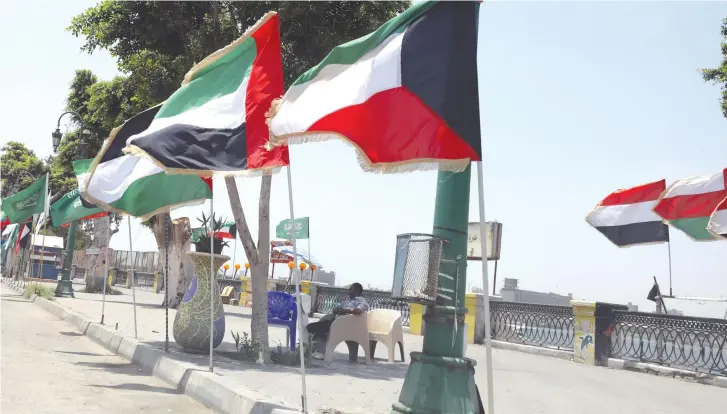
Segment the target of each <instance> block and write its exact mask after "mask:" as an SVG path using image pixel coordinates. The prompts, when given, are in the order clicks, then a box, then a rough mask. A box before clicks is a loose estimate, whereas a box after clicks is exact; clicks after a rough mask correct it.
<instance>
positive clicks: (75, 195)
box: [50, 188, 108, 227]
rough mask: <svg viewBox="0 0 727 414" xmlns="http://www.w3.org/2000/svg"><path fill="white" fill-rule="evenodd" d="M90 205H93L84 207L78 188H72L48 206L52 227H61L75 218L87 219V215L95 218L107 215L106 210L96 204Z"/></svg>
mask: <svg viewBox="0 0 727 414" xmlns="http://www.w3.org/2000/svg"><path fill="white" fill-rule="evenodd" d="M91 205H92V206H93V207H91V208H88V207H86V205H84V204H83V200H82V199H81V195H80V193H79V192H78V189H77V188H74V189H73V190H71V191H69V192H68V193H66V194H65V195H64V196H63V197H61V198H60V199H59V200H58V201H56V202H55V203H53V205H52V206H51V207H50V217H51V220H52V222H53V227H62V226H64V225H65V224H68V223H70V222H72V221H75V220H87V219H88V217H89V216H92V217H93V218H96V217H104V216H107V215H108V213H107V212H105V211H103V210H102V209H101V208H99V207H96V205H94V204H91Z"/></svg>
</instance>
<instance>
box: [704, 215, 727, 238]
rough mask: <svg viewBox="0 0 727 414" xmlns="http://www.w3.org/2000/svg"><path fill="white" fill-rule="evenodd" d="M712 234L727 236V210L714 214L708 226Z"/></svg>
mask: <svg viewBox="0 0 727 414" xmlns="http://www.w3.org/2000/svg"><path fill="white" fill-rule="evenodd" d="M707 230H709V231H710V232H711V233H712V234H719V235H721V234H727V210H717V211H715V212H714V214H712V217H711V218H710V219H709V224H708V225H707Z"/></svg>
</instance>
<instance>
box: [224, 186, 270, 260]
mask: <svg viewBox="0 0 727 414" xmlns="http://www.w3.org/2000/svg"><path fill="white" fill-rule="evenodd" d="M263 179H264V178H263ZM225 185H226V186H227V194H228V195H229V196H230V207H231V208H232V215H233V217H235V224H236V225H237V231H238V233H239V234H240V241H241V242H242V247H243V248H244V249H245V255H246V256H247V260H248V261H249V262H250V265H256V264H258V263H259V257H258V252H257V249H256V248H255V241H254V240H253V239H252V234H250V227H248V225H247V220H246V219H245V212H244V211H243V210H242V203H241V202H240V194H239V192H238V191H237V185H236V184H235V177H225ZM261 202H262V201H261ZM261 213H262V212H261Z"/></svg>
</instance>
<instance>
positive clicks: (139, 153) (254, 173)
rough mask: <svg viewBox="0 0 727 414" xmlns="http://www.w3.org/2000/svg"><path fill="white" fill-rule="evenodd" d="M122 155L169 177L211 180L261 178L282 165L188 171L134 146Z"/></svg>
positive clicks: (277, 169) (272, 172) (279, 168)
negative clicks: (139, 160) (139, 161)
mask: <svg viewBox="0 0 727 414" xmlns="http://www.w3.org/2000/svg"><path fill="white" fill-rule="evenodd" d="M122 151H123V152H124V154H127V155H134V156H136V157H139V158H145V159H147V160H149V161H151V162H152V163H154V165H156V166H157V167H159V168H161V169H162V170H164V172H165V173H167V174H169V175H196V176H198V177H204V178H213V177H246V178H249V177H262V176H264V175H273V174H277V173H278V172H279V171H280V170H281V168H282V167H284V165H278V166H275V167H270V168H255V169H248V170H233V171H212V170H190V169H187V168H170V167H167V166H165V165H164V164H162V163H161V162H159V161H158V160H157V159H156V158H154V157H152V156H151V155H149V153H147V152H146V151H144V150H143V149H141V148H139V147H138V146H136V145H127V146H126V147H124V149H123V150H122Z"/></svg>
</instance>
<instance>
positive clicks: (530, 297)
mask: <svg viewBox="0 0 727 414" xmlns="http://www.w3.org/2000/svg"><path fill="white" fill-rule="evenodd" d="M500 296H501V297H502V300H504V301H506V302H516V303H530V304H533V305H555V306H570V301H571V300H573V294H571V293H569V294H568V296H565V295H559V294H557V293H552V292H549V293H546V292H536V291H533V290H524V289H520V288H519V287H518V280H517V279H511V278H505V285H504V286H503V287H502V289H500Z"/></svg>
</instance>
